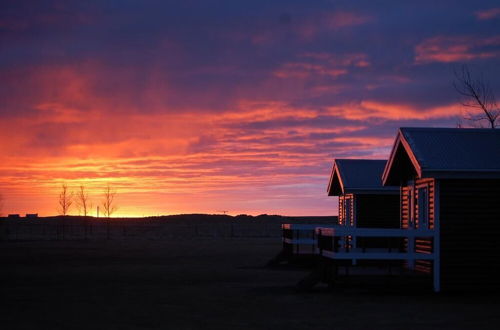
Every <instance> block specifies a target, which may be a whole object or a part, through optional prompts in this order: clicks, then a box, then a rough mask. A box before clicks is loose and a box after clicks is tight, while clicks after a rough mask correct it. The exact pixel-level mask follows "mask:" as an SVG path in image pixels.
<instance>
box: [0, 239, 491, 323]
mask: <svg viewBox="0 0 500 330" xmlns="http://www.w3.org/2000/svg"><path fill="white" fill-rule="evenodd" d="M279 249H280V242H279V239H276V238H226V239H222V238H219V239H214V238H205V239H204V238H201V239H194V238H193V239H169V240H137V239H135V240H116V241H113V240H111V241H91V242H83V241H36V242H1V243H0V251H1V252H0V262H1V263H2V268H1V272H0V274H1V275H0V279H1V282H2V286H1V294H0V296H1V298H0V299H1V300H2V301H3V302H2V305H3V307H2V310H1V314H0V315H1V324H2V325H3V326H2V328H3V329H89V328H94V329H115V328H116V329H160V328H161V329H221V328H222V329H271V328H272V329H284V328H287V329H307V328H324V329H417V328H418V329H423V328H424V329H437V328H439V329H471V328H478V329H486V328H491V329H494V328H497V327H498V325H499V324H500V317H499V315H498V312H497V311H498V308H499V304H498V303H497V301H496V298H495V297H492V296H486V297H481V296H460V295H453V296H450V295H435V294H433V293H432V292H431V291H430V290H427V291H425V290H424V291H420V290H409V291H403V290H394V288H392V290H387V291H384V290H380V289H372V288H370V287H367V288H361V287H356V285H351V286H350V287H344V288H342V287H339V288H337V289H335V290H334V291H329V290H327V289H326V288H319V289H318V290H316V291H315V292H313V293H305V294H298V293H296V292H295V291H294V284H295V283H296V282H297V281H298V280H299V279H300V278H302V277H303V276H304V275H305V274H306V272H305V271H304V270H293V271H291V270H288V271H287V270H283V269H282V270H276V269H274V270H273V269H267V268H264V267H263V265H264V264H265V263H266V262H267V261H268V260H269V259H270V258H271V257H272V256H273V255H274V254H276V253H277V252H278V251H279ZM384 293H385V294H384ZM382 294H383V295H382Z"/></svg>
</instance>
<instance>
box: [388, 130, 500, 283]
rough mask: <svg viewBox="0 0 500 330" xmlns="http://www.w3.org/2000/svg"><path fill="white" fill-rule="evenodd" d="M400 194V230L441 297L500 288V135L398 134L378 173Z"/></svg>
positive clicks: (497, 132)
mask: <svg viewBox="0 0 500 330" xmlns="http://www.w3.org/2000/svg"><path fill="white" fill-rule="evenodd" d="M382 179H383V183H384V185H386V186H388V185H396V186H399V187H400V189H401V202H400V204H401V227H402V228H403V229H407V230H411V229H413V230H414V231H425V230H431V231H432V232H433V233H434V234H433V237H428V238H420V239H417V240H415V241H414V242H413V241H411V242H409V243H411V244H412V245H413V244H415V249H416V250H417V251H419V252H421V253H423V254H427V255H431V254H434V255H435V258H434V260H418V259H417V260H416V265H415V268H416V270H418V271H420V272H425V273H434V279H435V281H437V284H438V287H439V284H441V288H442V289H443V290H448V289H451V290H454V289H464V288H469V289H470V288H478V287H483V288H487V289H488V290H489V289H491V288H497V289H498V288H499V287H500V285H499V282H498V279H499V277H500V264H499V260H500V245H499V244H498V238H499V237H500V130H497V129H464V128H407V127H404V128H400V129H399V131H398V134H397V137H396V140H395V142H394V146H393V149H392V152H391V155H390V158H389V160H388V162H387V166H386V167H385V170H384V173H383V177H382Z"/></svg>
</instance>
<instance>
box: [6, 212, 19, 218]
mask: <svg viewBox="0 0 500 330" xmlns="http://www.w3.org/2000/svg"><path fill="white" fill-rule="evenodd" d="M7 217H8V218H11V219H18V218H20V217H21V216H20V215H19V214H18V213H12V214H9V215H8V216H7Z"/></svg>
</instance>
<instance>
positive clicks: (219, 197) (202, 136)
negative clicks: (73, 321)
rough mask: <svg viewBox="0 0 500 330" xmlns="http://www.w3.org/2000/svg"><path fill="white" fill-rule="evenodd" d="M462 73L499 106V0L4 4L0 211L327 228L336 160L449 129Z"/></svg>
mask: <svg viewBox="0 0 500 330" xmlns="http://www.w3.org/2000/svg"><path fill="white" fill-rule="evenodd" d="M462 64H467V65H469V66H470V68H471V69H472V70H473V71H474V72H478V73H480V72H482V73H483V74H484V77H485V78H486V79H487V80H489V81H490V83H491V85H492V87H493V88H494V90H495V91H496V94H497V97H500V4H499V3H498V1H418V2H417V1H386V2H381V1H369V0H365V1H292V0H286V1H269V0H266V1H257V0H252V1H234V0H228V1H194V0H182V1H181V0H179V1H163V0H162V1H154V0H136V1H131V0H128V1H125V0H123V1H112V0H110V1H102V0H95V1H22V0H12V1H2V2H1V4H0V77H1V78H2V82H1V85H0V119H1V121H0V145H1V149H0V193H1V194H2V195H3V196H4V203H3V204H4V206H3V213H4V214H5V213H21V214H23V213H26V212H30V213H36V212H38V213H39V214H40V215H54V214H57V195H58V192H59V190H60V186H61V184H62V183H66V184H67V185H68V186H70V187H71V188H75V189H76V187H77V186H79V185H80V184H84V185H85V186H86V187H87V188H88V189H89V191H90V195H91V198H92V199H93V201H94V204H97V203H98V202H99V201H100V199H101V196H100V195H101V193H102V190H103V188H104V186H105V185H106V184H107V183H109V184H111V185H112V186H113V187H115V188H116V190H117V202H118V206H119V209H118V212H117V213H116V215H117V216H130V215H132V216H142V215H158V214H173V213H198V212H202V213H218V212H220V211H223V210H224V211H229V213H230V214H233V215H236V214H239V213H247V214H254V215H257V214H261V213H268V214H283V215H333V214H336V213H337V205H336V200H335V199H334V198H332V197H327V196H326V187H327V183H328V178H329V175H330V168H331V165H332V163H333V159H334V158H351V157H352V158H385V157H387V156H388V153H389V151H390V147H391V146H392V142H393V139H394V137H395V135H396V130H397V128H398V127H400V126H441V127H455V126H456V125H457V120H458V119H457V118H458V117H459V116H460V114H461V113H463V111H464V109H463V107H462V106H461V105H460V104H459V98H458V95H457V93H456V91H455V90H454V89H453V86H452V81H453V70H454V69H456V68H460V66H461V65H462ZM71 213H72V214H77V210H76V208H74V209H73V211H72V212H71Z"/></svg>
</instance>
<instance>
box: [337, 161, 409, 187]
mask: <svg viewBox="0 0 500 330" xmlns="http://www.w3.org/2000/svg"><path fill="white" fill-rule="evenodd" d="M386 162H387V161H386V160H383V159H336V160H335V161H334V164H333V168H332V174H331V176H330V181H329V184H328V195H329V196H338V195H343V194H349V193H358V194H370V193H373V194H381V193H397V192H399V189H398V188H395V187H384V186H382V173H383V171H384V166H385V164H386Z"/></svg>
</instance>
